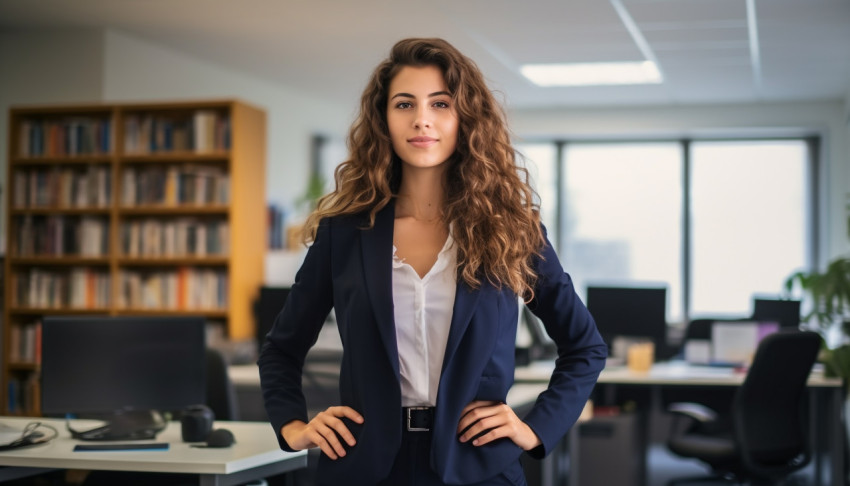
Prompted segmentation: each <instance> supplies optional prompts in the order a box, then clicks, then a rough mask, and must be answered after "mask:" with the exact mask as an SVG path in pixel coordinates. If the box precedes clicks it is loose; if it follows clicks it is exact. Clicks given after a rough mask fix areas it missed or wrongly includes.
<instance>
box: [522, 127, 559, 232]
mask: <svg viewBox="0 0 850 486" xmlns="http://www.w3.org/2000/svg"><path fill="white" fill-rule="evenodd" d="M516 149H517V152H519V157H518V158H517V163H518V164H519V165H520V166H523V167H525V168H526V169H527V170H528V176H529V182H530V183H531V187H532V188H533V189H534V191H535V192H537V196H538V197H539V198H540V201H539V203H540V219H541V220H542V221H543V224H544V225H545V226H546V231H547V232H548V234H549V235H548V236H549V240H550V241H551V242H552V245H554V246H555V248H557V244H556V241H557V234H556V233H557V228H558V225H557V217H558V210H557V205H558V176H557V164H558V162H557V160H556V159H557V146H556V145H555V144H552V143H526V144H517V145H516Z"/></svg>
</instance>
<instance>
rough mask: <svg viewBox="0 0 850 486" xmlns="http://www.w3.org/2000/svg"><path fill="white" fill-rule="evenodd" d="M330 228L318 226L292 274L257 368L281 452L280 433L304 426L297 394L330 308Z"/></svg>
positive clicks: (327, 223) (301, 397) (304, 416)
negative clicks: (291, 425)
mask: <svg viewBox="0 0 850 486" xmlns="http://www.w3.org/2000/svg"><path fill="white" fill-rule="evenodd" d="M330 226H331V223H330V220H328V219H324V220H322V221H321V222H320V223H319V227H318V230H317V232H316V239H315V240H314V241H313V244H312V245H311V246H310V249H309V250H308V251H307V255H306V257H305V258H304V263H303V264H302V265H301V268H300V269H299V270H298V273H296V275H295V283H294V284H293V285H292V288H291V290H290V292H289V296H288V298H287V300H286V304H285V305H284V306H283V310H281V312H280V314H278V316H277V318H276V319H275V322H274V325H273V326H272V329H271V331H269V333H268V334H267V335H266V339H265V342H264V344H263V347H262V350H261V352H260V357H259V360H258V362H257V364H258V365H259V367H260V386H261V388H262V391H263V400H264V402H265V407H266V412H267V413H268V416H269V421H270V422H271V424H272V427H274V431H275V435H276V436H277V438H278V442H280V446H281V448H282V449H284V450H287V451H292V450H293V449H292V448H291V447H290V446H289V444H287V443H286V441H285V440H283V437H282V436H281V433H280V429H281V427H283V426H284V425H285V424H287V423H289V422H291V421H293V420H302V421H304V422H307V421H308V417H307V404H306V401H305V399H304V393H303V391H302V389H301V373H302V370H303V367H304V359H305V356H306V355H307V351H308V350H309V349H310V348H311V347H312V346H313V344H315V343H316V340H317V339H318V336H319V331H320V330H321V328H322V325H323V324H324V322H325V319H326V318H327V316H328V314H329V313H330V310H331V308H332V307H333V285H332V281H331V228H330Z"/></svg>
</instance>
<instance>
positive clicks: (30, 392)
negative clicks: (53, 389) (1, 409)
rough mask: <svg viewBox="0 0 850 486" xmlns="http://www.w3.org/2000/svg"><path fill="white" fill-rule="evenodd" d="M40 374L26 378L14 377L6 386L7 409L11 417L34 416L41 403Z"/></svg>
mask: <svg viewBox="0 0 850 486" xmlns="http://www.w3.org/2000/svg"><path fill="white" fill-rule="evenodd" d="M38 385H39V383H38V373H29V375H27V376H25V377H18V376H13V377H11V378H10V379H9V383H8V385H6V391H7V394H6V407H7V409H8V413H9V414H11V415H18V414H28V415H32V412H33V410H35V407H36V406H37V405H38V404H39V403H40V401H41V398H40V396H41V395H40V388H39V386H38Z"/></svg>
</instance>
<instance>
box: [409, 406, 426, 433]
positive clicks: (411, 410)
mask: <svg viewBox="0 0 850 486" xmlns="http://www.w3.org/2000/svg"><path fill="white" fill-rule="evenodd" d="M430 409H431V407H407V431H408V432H428V431H430V430H431V429H430V428H429V427H412V426H411V425H410V421H411V420H412V418H413V411H414V410H430Z"/></svg>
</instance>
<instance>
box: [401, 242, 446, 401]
mask: <svg viewBox="0 0 850 486" xmlns="http://www.w3.org/2000/svg"><path fill="white" fill-rule="evenodd" d="M456 262H457V248H456V247H455V245H454V240H452V237H451V235H449V237H448V238H447V239H446V243H445V245H443V249H442V250H440V253H439V254H438V255H437V261H436V263H434V266H432V267H431V270H429V271H428V273H427V274H425V276H424V277H422V278H419V274H417V273H416V270H414V269H413V267H412V266H410V264H408V263H405V262H404V260H403V259H401V258H399V257H398V256H397V255H396V247H395V245H393V313H394V317H395V332H396V342H397V345H398V364H399V372H400V375H401V406H403V407H416V406H434V405H436V404H437V388H438V387H439V385H440V372H441V370H442V368H443V356H444V355H445V353H446V341H448V338H449V327H450V326H451V322H452V310H453V308H454V302H455V292H456V290H457V276H456V273H457V272H456V271H455V264H456Z"/></svg>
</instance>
